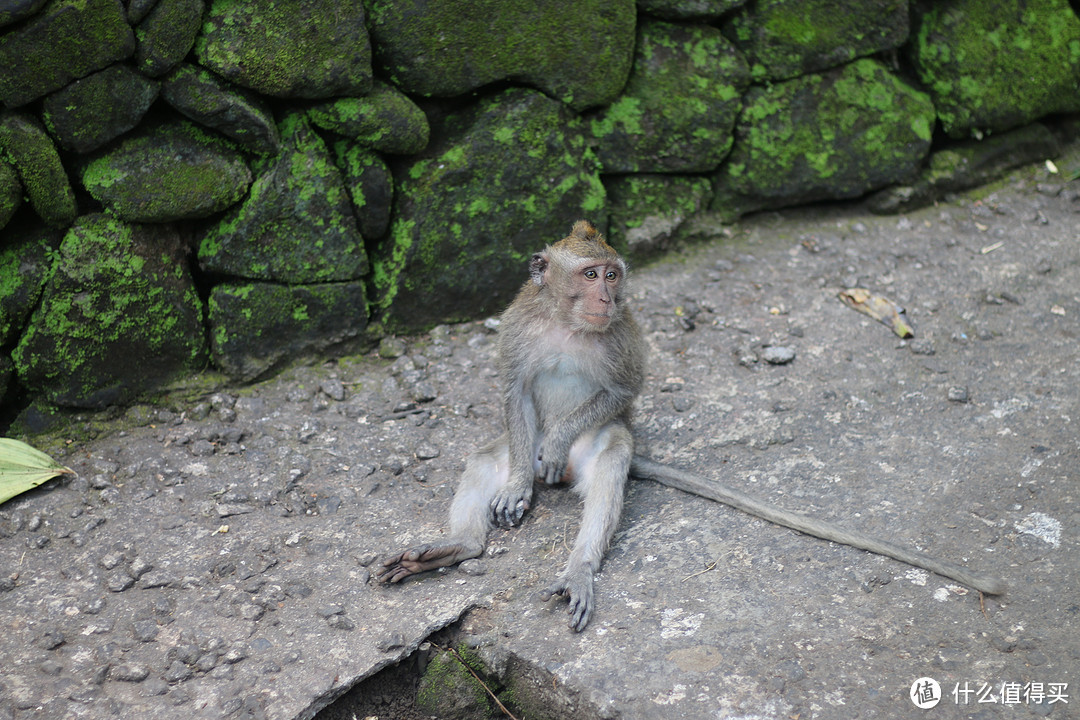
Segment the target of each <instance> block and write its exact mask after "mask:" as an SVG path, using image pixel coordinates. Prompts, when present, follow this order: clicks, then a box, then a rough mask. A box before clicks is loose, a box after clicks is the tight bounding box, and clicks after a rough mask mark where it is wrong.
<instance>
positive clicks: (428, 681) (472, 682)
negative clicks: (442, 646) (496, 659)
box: [416, 645, 491, 720]
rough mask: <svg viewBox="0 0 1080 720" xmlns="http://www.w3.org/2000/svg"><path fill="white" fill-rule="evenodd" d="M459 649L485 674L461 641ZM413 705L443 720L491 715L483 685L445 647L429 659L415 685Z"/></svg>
mask: <svg viewBox="0 0 1080 720" xmlns="http://www.w3.org/2000/svg"><path fill="white" fill-rule="evenodd" d="M458 652H459V654H460V655H461V656H462V657H463V658H465V660H466V662H468V663H469V664H470V667H472V668H473V671H474V672H476V673H478V674H486V668H485V667H484V664H483V663H482V662H481V661H480V659H479V658H478V657H477V656H476V654H475V653H472V652H470V651H469V650H468V649H467V648H466V647H465V646H464V645H462V646H461V648H460V649H459V650H458ZM416 707H417V708H418V709H420V710H421V711H422V712H424V713H428V714H430V715H431V716H433V717H439V718H444V719H445V720H473V719H474V718H486V717H490V716H491V701H490V700H489V699H488V694H487V691H486V690H485V689H484V686H483V685H482V684H481V683H480V681H479V680H477V679H476V677H474V676H473V674H472V673H471V672H469V669H468V668H466V667H465V666H464V665H462V664H461V662H460V661H459V660H458V659H457V657H455V656H454V654H453V653H451V652H450V651H448V650H444V651H442V652H439V653H436V654H435V655H434V656H433V657H432V658H431V660H430V661H429V662H428V664H427V668H426V669H425V670H424V674H423V675H422V676H421V678H420V683H419V685H418V686H417V688H416Z"/></svg>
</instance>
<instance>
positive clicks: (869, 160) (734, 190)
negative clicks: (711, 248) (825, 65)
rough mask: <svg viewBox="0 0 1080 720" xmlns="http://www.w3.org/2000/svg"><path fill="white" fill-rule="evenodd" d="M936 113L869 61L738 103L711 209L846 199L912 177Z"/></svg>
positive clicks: (733, 211)
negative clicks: (729, 146)
mask: <svg viewBox="0 0 1080 720" xmlns="http://www.w3.org/2000/svg"><path fill="white" fill-rule="evenodd" d="M933 126H934V106H933V105H932V104H931V102H930V99H929V98H928V97H927V96H926V95H925V94H924V93H922V92H920V91H918V90H916V89H914V88H912V87H911V86H909V85H907V84H905V83H904V82H902V81H901V80H900V79H899V78H897V77H896V76H894V75H892V74H891V73H889V72H888V70H886V69H885V67H884V66H883V65H881V64H880V63H879V62H877V61H876V60H869V59H864V60H856V61H855V62H853V63H851V64H850V65H846V66H844V67H843V68H840V69H838V70H832V71H829V72H826V73H822V74H816V75H806V76H804V77H801V78H796V79H794V80H787V81H785V82H782V83H777V84H776V85H772V86H769V87H753V88H751V89H750V91H749V92H748V93H747V95H746V97H745V98H744V107H743V112H742V115H741V116H740V117H739V121H738V123H737V124H736V128H735V145H734V147H733V148H732V150H731V154H730V155H729V156H728V159H727V160H726V161H725V162H724V164H723V166H721V168H720V172H719V173H717V174H716V176H715V177H714V183H713V187H714V190H715V192H716V195H715V197H714V198H713V202H712V203H711V208H712V209H713V210H716V211H719V212H721V213H723V214H725V215H726V216H728V217H729V218H735V217H738V216H739V215H740V214H743V213H746V212H751V211H753V210H759V209H761V208H765V207H780V206H784V205H793V204H797V203H804V202H813V201H816V200H826V199H842V198H853V197H858V196H859V195H862V194H863V193H866V192H869V191H870V190H875V189H877V188H880V187H883V186H885V185H888V184H890V183H893V182H896V180H897V178H907V177H912V176H914V174H915V173H916V172H917V170H918V168H919V165H920V163H921V162H922V160H923V158H924V157H925V156H926V154H927V152H928V151H929V149H930V138H931V134H932V128H933Z"/></svg>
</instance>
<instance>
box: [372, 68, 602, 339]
mask: <svg viewBox="0 0 1080 720" xmlns="http://www.w3.org/2000/svg"><path fill="white" fill-rule="evenodd" d="M594 164H595V160H594V159H593V157H592V155H591V153H589V152H588V151H587V150H586V146H585V138H584V134H583V128H582V123H581V121H580V120H579V119H577V118H576V117H575V116H573V115H571V114H570V113H569V112H568V111H567V110H566V108H565V106H563V105H562V104H561V103H559V102H557V101H555V100H551V99H550V98H548V97H546V96H545V95H543V94H541V93H539V92H535V91H532V90H524V89H520V88H518V89H511V90H506V91H503V92H502V93H499V94H498V95H495V96H493V97H490V98H487V99H485V100H483V101H481V102H480V103H478V104H477V105H475V106H473V107H471V108H469V109H468V110H465V111H463V112H461V113H458V114H455V115H452V116H450V117H449V118H447V120H446V122H445V127H444V128H443V131H442V132H441V133H439V134H438V135H437V136H436V139H435V140H434V141H433V142H432V143H431V145H430V146H429V147H428V150H427V151H426V152H425V153H424V154H423V155H421V156H418V157H415V158H413V159H412V161H411V162H410V163H408V164H406V165H404V166H403V167H402V168H401V172H400V175H399V185H398V187H397V189H396V192H395V195H394V207H395V213H394V220H393V223H392V225H391V229H390V236H389V238H388V239H387V240H386V241H385V242H383V243H382V244H381V246H380V248H379V253H378V255H377V257H376V258H375V260H374V263H373V265H374V272H373V284H374V287H375V291H376V293H377V298H376V307H377V310H379V311H382V313H383V314H384V318H383V319H384V320H385V321H386V323H387V327H388V328H389V329H390V330H392V331H395V332H396V331H412V330H418V329H421V328H426V327H430V326H432V325H434V324H436V323H439V322H443V321H447V320H464V319H466V318H471V317H476V316H477V315H479V314H481V313H490V312H494V311H496V310H499V309H501V308H502V307H503V306H505V305H506V303H507V302H508V301H509V300H510V299H511V297H512V296H513V293H514V291H515V290H516V288H517V287H518V286H520V284H521V282H522V281H523V279H524V278H525V277H527V275H526V264H527V261H528V258H529V257H530V255H531V254H532V253H533V252H535V251H536V250H538V249H540V248H542V247H543V246H544V245H545V244H547V243H548V242H551V241H553V240H557V239H558V238H560V237H563V236H565V235H566V233H567V231H568V230H569V227H570V225H571V224H572V223H573V222H574V221H575V220H577V219H579V218H582V217H585V218H592V219H596V220H597V221H599V220H600V219H601V218H603V217H604V214H605V206H604V202H605V199H604V189H603V185H601V183H600V180H599V177H598V175H597V173H596V171H595V169H594V167H593V166H594Z"/></svg>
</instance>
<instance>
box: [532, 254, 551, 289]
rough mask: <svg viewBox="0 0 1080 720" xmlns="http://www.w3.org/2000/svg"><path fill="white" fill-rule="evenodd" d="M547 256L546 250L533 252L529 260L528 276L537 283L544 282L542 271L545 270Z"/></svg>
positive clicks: (541, 283)
mask: <svg viewBox="0 0 1080 720" xmlns="http://www.w3.org/2000/svg"><path fill="white" fill-rule="evenodd" d="M547 266H548V257H547V253H546V252H538V253H533V256H532V259H531V260H529V277H531V278H532V281H533V282H534V283H536V284H537V285H543V284H544V273H545V272H546V271H547Z"/></svg>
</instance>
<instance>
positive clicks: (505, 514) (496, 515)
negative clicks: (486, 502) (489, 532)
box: [491, 486, 532, 528]
mask: <svg viewBox="0 0 1080 720" xmlns="http://www.w3.org/2000/svg"><path fill="white" fill-rule="evenodd" d="M531 502H532V487H531V486H530V487H527V488H526V489H525V490H515V489H513V488H508V487H504V488H502V489H500V490H499V491H498V492H497V493H495V497H493V498H491V517H492V519H493V520H494V521H495V524H496V525H498V526H499V527H504V528H508V527H513V526H514V525H517V524H518V523H519V522H521V518H522V517H523V516H524V515H525V512H526V511H527V510H528V509H529V505H530V503H531Z"/></svg>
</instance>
